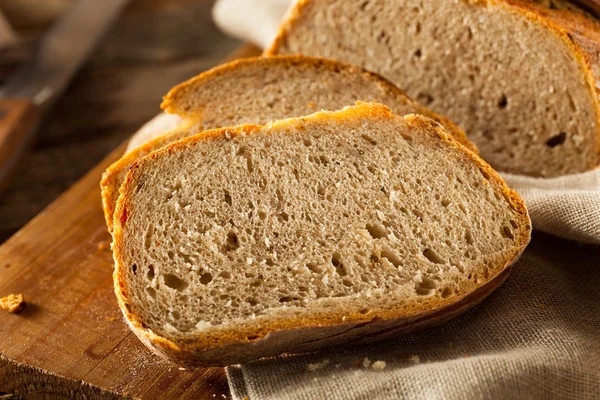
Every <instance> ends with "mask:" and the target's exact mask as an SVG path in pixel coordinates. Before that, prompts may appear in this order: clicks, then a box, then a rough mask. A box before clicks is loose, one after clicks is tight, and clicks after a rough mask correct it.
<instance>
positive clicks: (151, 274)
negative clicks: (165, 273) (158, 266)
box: [146, 265, 154, 281]
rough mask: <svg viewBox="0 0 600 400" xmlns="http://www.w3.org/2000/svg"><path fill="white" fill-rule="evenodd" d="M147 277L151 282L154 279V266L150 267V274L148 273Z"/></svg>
mask: <svg viewBox="0 0 600 400" xmlns="http://www.w3.org/2000/svg"><path fill="white" fill-rule="evenodd" d="M146 277H147V278H148V280H149V281H151V280H153V279H154V266H153V265H149V266H148V272H147V273H146Z"/></svg>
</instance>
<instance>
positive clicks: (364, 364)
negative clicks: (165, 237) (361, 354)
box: [362, 357, 371, 368]
mask: <svg viewBox="0 0 600 400" xmlns="http://www.w3.org/2000/svg"><path fill="white" fill-rule="evenodd" d="M362 365H363V367H365V368H369V367H370V366H371V360H369V357H365V359H364V360H363V363H362Z"/></svg>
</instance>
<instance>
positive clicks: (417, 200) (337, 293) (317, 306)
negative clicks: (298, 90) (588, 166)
mask: <svg viewBox="0 0 600 400" xmlns="http://www.w3.org/2000/svg"><path fill="white" fill-rule="evenodd" d="M530 231H531V224H530V220H529V217H528V214H527V210H526V209H525V205H524V204H523V201H522V200H521V199H520V198H519V196H518V195H517V194H516V193H515V192H513V191H512V190H510V189H509V188H508V187H507V186H506V184H505V183H504V182H503V181H502V179H501V178H500V177H499V176H498V174H497V173H496V172H494V170H492V169H491V168H490V167H489V166H488V165H487V164H486V163H485V162H484V161H482V160H481V159H480V158H479V157H478V156H476V155H475V154H474V153H473V152H471V151H468V150H467V149H465V148H464V147H463V146H462V145H460V144H458V142H457V141H456V140H454V139H453V138H452V137H451V136H449V135H448V134H447V133H446V131H445V130H444V129H443V128H442V127H441V126H440V125H439V124H437V123H436V122H434V121H433V120H431V119H428V118H425V117H423V116H420V115H414V114H411V115H407V116H405V117H399V116H395V115H393V114H392V113H391V112H390V110H389V109H388V108H387V107H385V106H383V105H379V104H374V103H371V104H369V103H360V102H359V103H357V105H356V106H353V107H347V108H344V109H343V110H341V111H337V112H318V113H316V114H313V115H311V116H308V117H302V118H292V119H286V120H281V121H276V122H272V123H270V124H268V125H266V126H256V125H242V126H238V127H234V128H225V129H217V130H212V131H208V132H204V133H203V134H199V135H196V136H193V137H190V138H186V139H183V140H181V141H179V142H177V143H174V144H171V145H169V146H166V147H164V148H162V149H160V150H157V151H155V152H153V153H151V154H150V155H148V156H147V157H144V158H142V159H141V160H138V161H137V162H136V163H135V164H134V165H133V166H132V167H131V170H130V172H129V173H128V175H127V179H126V181H125V182H124V184H123V186H122V187H121V196H120V197H119V201H118V204H117V210H116V213H115V229H114V234H113V237H114V258H115V264H116V270H115V275H114V278H115V290H116V294H117V298H118V300H119V304H120V306H121V309H122V310H123V313H124V315H125V318H126V320H127V321H128V322H129V324H130V326H131V328H132V329H133V331H134V332H135V333H136V334H137V335H138V337H140V339H141V340H142V341H143V342H144V343H146V344H147V345H148V346H149V347H150V348H153V349H154V350H155V351H156V352H157V353H159V354H162V355H164V356H166V357H169V358H171V359H172V360H174V361H176V362H180V363H184V364H190V365H228V364H233V363H243V362H247V361H251V360H253V359H256V358H260V357H266V356H274V355H278V354H281V353H284V352H305V351H312V350H316V349H319V348H322V347H323V346H330V345H333V344H335V345H341V344H348V343H363V342H367V341H374V340H380V339H382V338H386V337H389V336H390V335H397V334H399V333H402V332H408V331H414V330H417V329H422V328H423V327H425V326H429V325H431V324H434V323H439V322H440V321H444V320H446V319H448V318H451V317H453V316H455V315H457V314H458V313H460V312H462V311H464V310H466V309H467V308H469V307H470V306H472V305H473V304H475V303H476V302H478V301H479V300H481V299H482V298H483V297H485V296H486V295H487V294H489V293H490V292H491V291H493V290H494V288H496V287H497V286H498V285H499V284H500V283H501V282H502V281H503V280H504V279H505V277H506V275H507V274H508V266H509V265H510V264H511V263H513V262H514V261H515V260H516V259H517V257H518V256H519V255H520V254H521V252H522V251H523V249H524V248H525V246H526V244H527V243H528V241H529V238H530Z"/></svg>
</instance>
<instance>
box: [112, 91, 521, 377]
mask: <svg viewBox="0 0 600 400" xmlns="http://www.w3.org/2000/svg"><path fill="white" fill-rule="evenodd" d="M324 116H327V118H328V120H340V121H347V120H348V119H357V118H372V119H395V118H398V119H404V120H405V121H407V122H408V123H410V124H411V125H413V126H416V127H421V128H424V129H427V130H428V131H432V132H434V133H435V135H436V136H438V138H439V139H441V141H442V142H445V143H446V144H448V145H450V146H452V147H454V148H456V149H458V151H459V152H460V153H462V154H463V155H464V156H465V157H466V158H467V159H470V160H471V161H472V162H474V163H475V165H476V166H477V167H478V168H479V169H480V171H481V174H482V181H483V182H486V181H487V183H489V184H494V185H499V187H501V188H502V191H503V193H504V197H505V198H506V200H507V202H508V203H509V204H510V205H511V207H512V208H513V209H514V210H515V211H516V212H517V214H518V215H519V218H520V220H521V222H522V224H523V225H522V227H523V228H522V229H521V230H520V231H518V232H517V233H516V235H515V247H514V249H513V251H512V253H511V254H509V255H508V256H507V257H506V259H504V260H502V262H499V263H497V265H494V266H493V267H490V274H489V276H488V277H487V278H486V279H487V280H486V281H483V282H482V283H481V284H480V285H479V286H478V285H476V284H475V283H470V284H469V285H465V287H463V288H462V293H461V294H457V295H456V296H453V297H449V298H447V299H438V298H432V299H426V300H424V301H422V302H416V301H415V302H413V303H406V304H403V305H399V306H397V308H394V309H382V310H380V311H378V312H377V317H376V321H391V322H390V324H392V325H394V324H396V323H397V321H401V322H402V323H409V324H410V323H412V322H414V321H417V320H420V319H422V318H424V317H426V316H428V315H431V314H433V313H434V312H438V311H440V310H442V309H445V308H446V307H450V306H452V305H455V304H459V303H460V301H461V300H463V299H464V298H466V297H467V296H468V295H469V294H470V293H474V292H476V290H477V289H478V288H480V287H482V286H485V285H487V284H489V283H490V282H493V281H494V280H496V279H498V277H499V276H502V273H503V271H506V269H507V268H508V266H509V265H511V264H512V263H513V262H514V261H515V260H516V259H517V258H518V256H519V255H520V254H521V252H522V251H523V249H524V248H525V246H526V245H527V243H528V242H529V239H530V233H531V221H530V220H529V215H528V213H527V210H526V208H525V204H524V203H523V201H522V199H521V198H520V197H519V196H518V195H517V194H516V193H515V192H514V191H513V190H511V189H509V188H508V187H507V186H506V184H505V183H504V181H503V180H502V178H500V176H499V175H498V174H497V173H496V172H495V171H494V170H493V169H492V168H491V167H490V166H489V165H488V164H487V163H485V162H484V161H483V160H482V159H481V158H479V157H478V156H477V155H476V154H474V153H473V152H471V151H469V150H467V149H466V148H465V147H464V146H462V145H460V144H459V143H458V142H457V141H456V140H455V139H454V138H453V137H451V136H450V135H449V134H447V133H446V131H445V130H444V129H443V128H442V127H441V126H440V125H438V124H437V123H435V122H434V121H432V120H430V119H428V118H425V117H422V116H420V115H414V114H411V115H408V116H405V117H398V116H396V115H394V114H393V113H392V112H391V111H390V109H389V108H387V107H385V106H383V105H380V104H376V103H361V102H357V105H356V106H354V107H346V108H344V109H343V110H341V111H337V112H333V113H332V112H319V113H316V114H313V115H311V116H309V117H304V118H292V119H287V120H281V121H275V122H273V123H270V124H268V125H266V127H267V128H269V127H271V128H276V127H284V128H285V127H290V126H291V127H295V126H301V125H303V124H304V123H305V122H304V121H305V120H307V119H310V120H319V119H320V118H322V117H324ZM262 128H263V127H261V126H257V125H241V126H238V127H234V128H222V129H215V130H211V131H207V132H204V133H202V134H200V135H196V136H192V137H188V138H185V139H183V140H180V141H179V142H176V143H173V144H170V145H168V146H165V147H163V148H161V149H160V150H157V151H155V152H153V153H151V154H149V155H148V156H146V157H144V158H142V159H140V160H138V161H136V162H135V163H134V165H133V166H132V167H131V169H130V171H129V173H128V174H127V178H126V180H125V183H124V184H123V185H122V187H121V196H120V197H119V200H118V203H117V209H116V212H115V217H114V234H113V236H114V249H113V251H114V258H115V265H116V268H115V273H114V283H115V292H116V295H117V299H118V301H119V305H120V307H121V309H122V310H123V313H124V315H125V318H126V320H127V321H128V323H129V325H130V326H131V328H132V329H133V330H134V332H135V333H136V334H137V335H138V336H139V337H140V338H141V340H142V341H144V343H146V344H147V345H148V346H150V347H152V348H154V349H155V351H157V352H158V353H160V354H163V355H168V356H169V357H170V358H172V359H175V360H179V361H180V362H184V363H189V364H194V363H196V364H198V363H202V360H203V358H202V357H204V355H202V352H206V354H207V355H206V357H207V359H206V360H205V361H206V363H205V364H204V365H215V364H216V363H218V362H219V361H218V360H216V359H215V358H214V357H217V358H218V359H223V360H231V357H238V358H239V359H243V354H242V353H240V346H242V347H244V345H248V346H249V347H248V349H251V348H254V347H253V346H258V344H257V343H259V342H260V340H262V339H266V338H268V337H272V336H273V335H275V336H276V337H277V336H279V335H283V336H284V337H288V338H289V336H288V335H287V334H286V332H288V333H289V331H294V332H295V335H299V333H298V332H300V331H302V329H308V331H306V332H309V333H306V335H307V336H306V338H307V340H309V339H311V338H312V339H314V337H319V336H320V335H321V331H323V332H331V331H336V332H337V331H338V330H340V329H342V328H343V327H344V326H352V325H363V324H369V323H373V322H375V321H374V319H373V317H372V316H371V315H365V314H362V313H359V312H347V313H345V315H344V316H343V317H342V316H341V315H338V314H329V315H322V314H316V313H315V314H314V315H312V316H309V317H302V318H297V319H286V320H264V319H262V320H260V324H257V325H256V326H252V327H245V328H236V329H235V330H233V329H229V330H227V329H222V330H219V331H205V332H202V334H201V335H199V336H198V337H197V338H194V339H190V340H185V341H178V343H175V342H173V341H171V340H169V339H167V338H164V337H161V336H159V335H156V334H155V333H154V332H152V331H151V330H150V329H148V328H146V327H145V326H144V325H143V323H142V321H140V320H139V319H138V317H137V315H135V313H133V311H132V309H131V306H130V305H129V298H128V295H127V283H126V280H125V271H126V266H125V265H124V264H123V261H124V260H123V253H124V248H123V226H124V224H126V220H127V215H128V211H127V210H132V209H133V207H134V205H133V204H131V202H130V198H131V191H132V190H133V188H134V187H135V186H136V185H135V181H136V179H137V177H138V175H139V174H140V171H141V170H142V169H143V167H144V165H145V164H147V163H150V162H152V160H154V159H156V158H160V157H163V156H165V155H167V154H170V153H174V152H177V151H178V150H180V149H184V148H186V147H189V146H194V145H196V144H198V143H201V142H204V141H207V140H216V139H221V138H223V137H227V138H230V137H235V136H236V135H239V134H241V133H242V132H243V133H244V134H246V135H248V134H252V133H253V132H256V131H259V130H261V129H262ZM503 279H504V278H502V280H503ZM442 315H443V314H442ZM381 323H383V322H381ZM317 327H318V329H317V330H316V331H315V330H314V329H313V328H317ZM302 332H304V331H302ZM311 335H312V336H311ZM224 349H231V350H232V351H234V354H235V356H232V354H230V353H228V352H227V351H225V350H224ZM261 349H263V350H264V347H261ZM248 351H249V352H250V353H252V352H251V351H250V350H248ZM215 354H216V356H215ZM261 354H262V356H268V355H275V354H265V353H261ZM277 354H279V353H277ZM227 357H229V358H227ZM255 358H256V357H255ZM244 360H245V359H244Z"/></svg>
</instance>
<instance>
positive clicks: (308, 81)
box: [101, 57, 476, 231]
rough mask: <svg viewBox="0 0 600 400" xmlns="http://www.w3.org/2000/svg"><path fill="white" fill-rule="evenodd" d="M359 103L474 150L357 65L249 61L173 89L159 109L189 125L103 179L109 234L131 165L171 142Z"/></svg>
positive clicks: (119, 164)
mask: <svg viewBox="0 0 600 400" xmlns="http://www.w3.org/2000/svg"><path fill="white" fill-rule="evenodd" d="M356 100H364V101H376V102H379V103H383V104H385V105H387V106H389V107H391V108H392V110H393V111H394V112H395V113H397V114H400V115H404V114H409V113H418V114H422V115H425V116H427V117H430V118H433V119H435V120H436V121H438V122H440V123H441V124H442V125H444V126H445V127H446V129H448V131H449V132H451V134H452V135H453V136H454V137H455V138H457V139H458V140H459V141H460V142H461V143H462V144H464V145H465V146H467V147H469V148H470V149H472V150H474V151H475V150H476V149H475V147H474V146H473V144H472V143H471V142H469V141H468V140H467V139H466V136H465V134H464V133H463V132H462V131H461V130H460V129H458V128H457V127H456V125H454V124H453V123H452V122H450V121H449V120H448V119H446V118H443V117H440V116H438V115H436V114H434V113H432V112H431V111H429V110H427V109H426V108H424V107H423V106H421V105H419V104H418V103H417V102H415V101H413V100H411V99H410V98H408V97H406V96H405V95H404V93H403V92H402V91H400V90H399V89H398V88H396V87H395V86H394V85H392V84H391V83H389V82H388V81H386V80H385V79H383V78H381V77H379V76H377V75H375V74H372V73H369V72H366V71H364V70H362V69H361V68H358V67H352V66H348V65H346V64H342V63H338V62H335V61H328V60H320V59H315V58H308V57H273V58H268V59H266V58H251V59H243V60H238V61H234V62H231V63H228V64H224V65H221V66H218V67H216V68H213V69H212V70H210V71H207V72H205V73H203V74H200V75H199V76H197V77H195V78H192V79H190V80H189V81H187V82H184V83H182V84H181V85H179V86H177V87H175V88H173V89H172V90H171V91H170V92H169V94H167V96H165V99H164V102H163V104H162V107H163V108H164V109H165V111H167V112H169V113H172V114H178V115H180V116H181V117H182V118H184V120H185V121H186V122H184V124H183V125H182V126H181V127H180V128H178V129H175V130H174V131H171V132H169V133H167V134H166V135H162V136H160V137H157V138H155V139H153V140H152V141H150V142H148V143H146V144H145V145H143V146H141V147H138V148H137V149H135V150H133V151H132V152H130V153H128V154H126V155H125V156H124V157H123V158H122V159H120V160H119V161H117V162H116V163H114V164H113V165H111V166H110V167H109V168H108V169H107V170H106V172H105V173H104V175H103V178H102V182H101V187H102V201H103V204H104V213H105V217H106V223H107V225H108V227H109V231H110V230H112V217H113V213H114V207H115V204H116V201H117V197H118V190H119V187H120V186H121V183H122V182H123V179H124V178H125V175H126V174H127V171H128V170H129V167H130V166H131V164H132V163H133V162H134V161H135V160H137V159H138V158H139V157H142V156H145V155H146V154H148V153H150V152H152V151H153V150H156V149H158V148H160V147H162V146H164V145H166V144H168V143H172V142H175V141H177V140H179V139H181V138H183V137H185V136H189V135H191V134H195V133H198V132H200V131H202V130H207V129H212V128H218V127H225V126H234V125H239V124H243V123H253V124H265V123H267V122H270V121H273V120H276V119H282V118H290V117H299V116H302V115H307V114H311V113H313V112H315V111H319V110H322V109H324V110H338V109H340V108H342V107H344V106H347V105H348V104H353V103H354V101H356Z"/></svg>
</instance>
